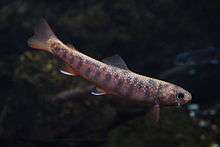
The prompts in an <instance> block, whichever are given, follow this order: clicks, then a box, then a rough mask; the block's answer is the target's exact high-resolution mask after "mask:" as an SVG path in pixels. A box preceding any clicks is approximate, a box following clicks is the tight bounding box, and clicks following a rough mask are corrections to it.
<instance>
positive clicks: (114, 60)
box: [102, 54, 129, 70]
mask: <svg viewBox="0 0 220 147" xmlns="http://www.w3.org/2000/svg"><path fill="white" fill-rule="evenodd" d="M102 62H103V63H106V64H108V65H112V66H115V67H118V68H122V69H126V70H129V69H128V67H127V65H126V63H125V61H124V60H123V59H122V58H121V57H120V56H119V55H118V54H116V55H113V56H111V57H107V58H104V59H102Z"/></svg>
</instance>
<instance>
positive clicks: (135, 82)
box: [133, 77, 139, 85]
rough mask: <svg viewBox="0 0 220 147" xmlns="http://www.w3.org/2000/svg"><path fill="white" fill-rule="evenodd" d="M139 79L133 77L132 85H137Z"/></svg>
mask: <svg viewBox="0 0 220 147" xmlns="http://www.w3.org/2000/svg"><path fill="white" fill-rule="evenodd" d="M138 83H139V81H138V78H137V77H135V78H134V80H133V85H138Z"/></svg>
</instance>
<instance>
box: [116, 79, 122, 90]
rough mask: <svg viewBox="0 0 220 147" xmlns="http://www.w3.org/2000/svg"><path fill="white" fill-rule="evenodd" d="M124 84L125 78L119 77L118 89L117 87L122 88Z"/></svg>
mask: <svg viewBox="0 0 220 147" xmlns="http://www.w3.org/2000/svg"><path fill="white" fill-rule="evenodd" d="M123 84H124V79H119V80H118V83H117V85H116V89H117V90H119V89H121V88H122V86H123Z"/></svg>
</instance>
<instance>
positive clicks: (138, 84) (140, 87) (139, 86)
mask: <svg viewBox="0 0 220 147" xmlns="http://www.w3.org/2000/svg"><path fill="white" fill-rule="evenodd" d="M137 88H138V89H139V90H140V89H142V88H143V83H142V82H141V81H140V82H138V83H137Z"/></svg>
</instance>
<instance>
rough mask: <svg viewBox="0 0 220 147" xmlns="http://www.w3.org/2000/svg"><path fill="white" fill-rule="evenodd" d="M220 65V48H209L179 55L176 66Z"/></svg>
mask: <svg viewBox="0 0 220 147" xmlns="http://www.w3.org/2000/svg"><path fill="white" fill-rule="evenodd" d="M219 63H220V48H214V47H209V48H206V49H200V50H195V51H188V52H183V53H179V54H178V55H177V56H176V60H175V64H176V65H206V64H213V65H217V64H219Z"/></svg>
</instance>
